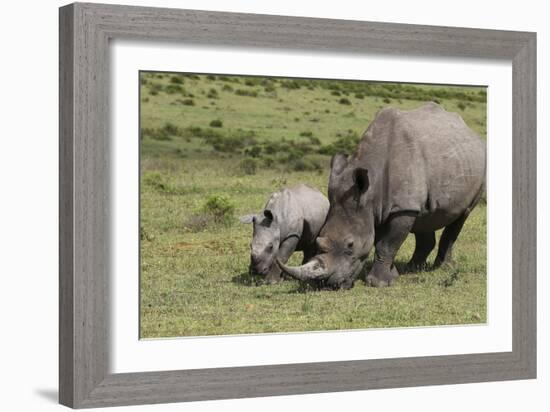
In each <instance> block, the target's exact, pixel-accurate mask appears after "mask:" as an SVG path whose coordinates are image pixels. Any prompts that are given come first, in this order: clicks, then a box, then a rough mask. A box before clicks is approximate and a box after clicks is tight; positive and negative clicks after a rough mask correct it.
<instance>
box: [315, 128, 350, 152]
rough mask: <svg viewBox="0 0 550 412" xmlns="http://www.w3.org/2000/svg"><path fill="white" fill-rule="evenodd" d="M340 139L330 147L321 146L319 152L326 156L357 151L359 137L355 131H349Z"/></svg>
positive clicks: (329, 145) (339, 137)
mask: <svg viewBox="0 0 550 412" xmlns="http://www.w3.org/2000/svg"><path fill="white" fill-rule="evenodd" d="M339 135H340V136H338V139H337V140H336V141H334V142H332V143H330V144H328V145H324V146H321V148H319V150H318V152H319V154H324V155H329V156H332V155H335V154H337V153H344V154H350V153H353V152H354V151H355V149H356V148H357V145H358V144H359V140H360V138H359V136H358V135H357V133H354V132H353V131H349V130H348V131H347V132H346V133H345V134H343V135H342V134H340V133H339Z"/></svg>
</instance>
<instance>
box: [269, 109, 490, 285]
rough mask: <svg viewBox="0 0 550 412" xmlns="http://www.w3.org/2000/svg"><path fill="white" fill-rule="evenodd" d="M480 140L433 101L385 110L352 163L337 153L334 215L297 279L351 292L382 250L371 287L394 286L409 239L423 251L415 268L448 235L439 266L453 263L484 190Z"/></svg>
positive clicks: (332, 187) (333, 170) (370, 277)
mask: <svg viewBox="0 0 550 412" xmlns="http://www.w3.org/2000/svg"><path fill="white" fill-rule="evenodd" d="M485 150H486V147H485V142H484V141H483V140H481V138H480V137H479V136H477V135H476V134H475V133H474V132H473V131H472V130H471V129H470V128H468V126H466V124H465V123H464V121H463V120H462V118H461V117H460V116H458V115H457V114H455V113H449V112H447V111H445V110H444V109H443V108H442V107H441V106H439V105H437V104H435V103H431V104H427V105H425V106H422V107H421V108H419V109H416V110H412V111H399V110H397V109H394V108H388V109H384V110H382V111H380V112H379V113H378V114H377V116H376V118H375V119H374V121H373V122H372V123H371V125H370V126H369V128H368V129H367V131H366V132H365V133H364V135H363V137H362V139H361V142H360V143H359V145H358V147H357V149H356V151H355V153H354V154H353V155H351V156H350V157H349V158H348V157H346V156H344V155H335V156H334V157H333V159H332V162H331V174H330V180H329V188H328V193H329V200H330V210H329V214H328V217H327V221H326V223H325V225H324V226H323V228H322V230H321V233H320V234H319V237H318V238H317V246H318V254H317V256H315V257H314V258H313V259H312V260H311V261H310V262H309V263H307V264H306V265H302V266H300V267H288V266H286V265H284V264H283V263H282V262H281V264H280V266H281V268H282V269H283V270H284V272H286V273H288V274H289V275H290V276H292V277H294V278H296V279H299V280H302V281H306V282H311V283H317V284H319V285H322V286H325V287H329V288H335V289H338V288H343V289H347V288H351V287H352V286H353V283H354V281H355V280H356V278H357V277H358V275H359V273H360V272H361V270H362V268H363V266H364V263H365V261H366V259H367V256H368V254H369V252H370V250H371V249H372V247H373V246H374V247H375V256H374V263H373V266H372V269H371V270H370V272H369V273H368V275H367V278H366V282H367V284H368V285H371V286H388V285H391V283H392V282H393V281H394V280H395V278H396V277H397V276H398V275H399V274H398V272H397V269H396V268H395V265H394V263H393V260H394V258H395V255H396V254H397V251H398V250H399V248H400V247H401V245H402V244H403V241H404V240H405V238H406V237H407V235H408V233H410V232H412V233H414V235H415V238H416V248H415V251H414V254H413V256H412V258H411V261H410V262H409V264H408V266H409V267H410V268H411V269H415V268H419V267H423V266H425V264H426V258H427V257H428V255H429V254H430V252H431V251H432V250H433V248H434V246H435V231H436V230H438V229H442V228H444V230H443V234H442V236H441V239H440V242H439V249H438V252H437V257H436V259H435V264H434V266H435V267H437V266H439V265H441V264H443V263H446V262H450V261H451V260H452V250H453V245H454V243H455V241H456V239H457V237H458V235H459V233H460V231H461V229H462V226H463V224H464V222H465V220H466V219H467V217H468V215H469V214H470V212H471V211H472V209H473V208H474V207H475V205H476V204H477V202H478V201H479V199H480V197H481V196H482V194H483V193H484V191H485V171H486V154H485Z"/></svg>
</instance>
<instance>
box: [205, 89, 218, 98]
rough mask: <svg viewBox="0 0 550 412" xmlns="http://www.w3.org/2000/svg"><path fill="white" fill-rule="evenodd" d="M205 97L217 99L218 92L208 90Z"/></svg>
mask: <svg viewBox="0 0 550 412" xmlns="http://www.w3.org/2000/svg"><path fill="white" fill-rule="evenodd" d="M206 97H208V98H209V99H217V98H218V97H219V96H218V91H217V90H216V89H210V90H208V94H207V95H206Z"/></svg>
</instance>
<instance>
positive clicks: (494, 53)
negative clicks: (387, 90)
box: [59, 3, 536, 408]
mask: <svg viewBox="0 0 550 412" xmlns="http://www.w3.org/2000/svg"><path fill="white" fill-rule="evenodd" d="M59 27H60V45H59V47H60V54H59V56H60V119H59V125H60V126H59V127H60V180H59V184H60V199H59V202H60V256H59V264H60V272H59V281H60V294H59V305H60V306H59V326H60V327H59V400H60V402H61V403H62V404H64V405H67V406H70V407H74V408H87V407H100V406H114V405H130V404H146V403H162V402H180V401H198V400H211V399H224V398H245V397H258V396H274V395H291V394H305V393H318V392H335V391H351V390H364V389H376V388H390V387H394V388H396V387H406V386H420V385H440V384H456V383H466V382H484V381H499V380H511V379H529V378H535V377H536V289H535V287H536V214H535V213H536V163H535V162H536V34H535V33H527V32H511V31H497V30H480V29H466V28H452V27H430V26H419V25H406V24H390V23H369V22H359V21H343V20H330V19H317V18H301V17H286V16H271V15H255V14H238V13H220V12H210V11H194V10H177V9H159V8H145V7H130V6H116V5H104V4H84V3H76V4H71V5H68V6H65V7H62V8H61V9H60V15H59ZM111 39H143V40H155V41H178V42H186V43H193V44H198V45H211V44H217V45H230V46H246V47H261V48H266V49H277V48H283V49H294V50H297V51H308V50H316V51H318V50H329V51H337V52H353V53H384V54H407V55H410V54H415V55H423V56H434V57H441V56H443V57H458V58H470V57H474V58H495V59H504V60H507V61H511V62H512V66H513V119H512V121H513V182H512V184H513V223H512V227H513V257H512V260H513V267H512V270H513V325H512V326H513V348H512V351H511V352H502V353H480V354H467V355H453V356H429V357H414V358H399V359H380V360H357V361H342V362H322V363H302V364H291V365H269V366H247V367H231V368H215V369H199V370H181V371H165V372H144V373H124V374H110V373H109V369H108V365H109V346H108V340H107V339H108V322H107V320H108V319H107V307H108V296H109V293H108V291H109V284H108V273H107V269H108V259H109V250H108V237H107V235H108V231H107V227H108V226H107V225H108V224H109V219H108V215H107V213H106V210H107V209H106V207H107V203H108V197H107V196H108V184H109V183H108V176H109V174H108V165H109V151H108V147H109V145H108V139H109V136H108V122H109V118H108V114H109V40H111Z"/></svg>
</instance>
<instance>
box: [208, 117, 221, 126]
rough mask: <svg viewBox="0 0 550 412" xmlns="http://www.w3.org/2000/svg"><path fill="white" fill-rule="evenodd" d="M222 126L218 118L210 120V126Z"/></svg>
mask: <svg viewBox="0 0 550 412" xmlns="http://www.w3.org/2000/svg"><path fill="white" fill-rule="evenodd" d="M222 126H223V122H222V121H221V120H219V119H216V120H212V121H211V122H210V127H222Z"/></svg>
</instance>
